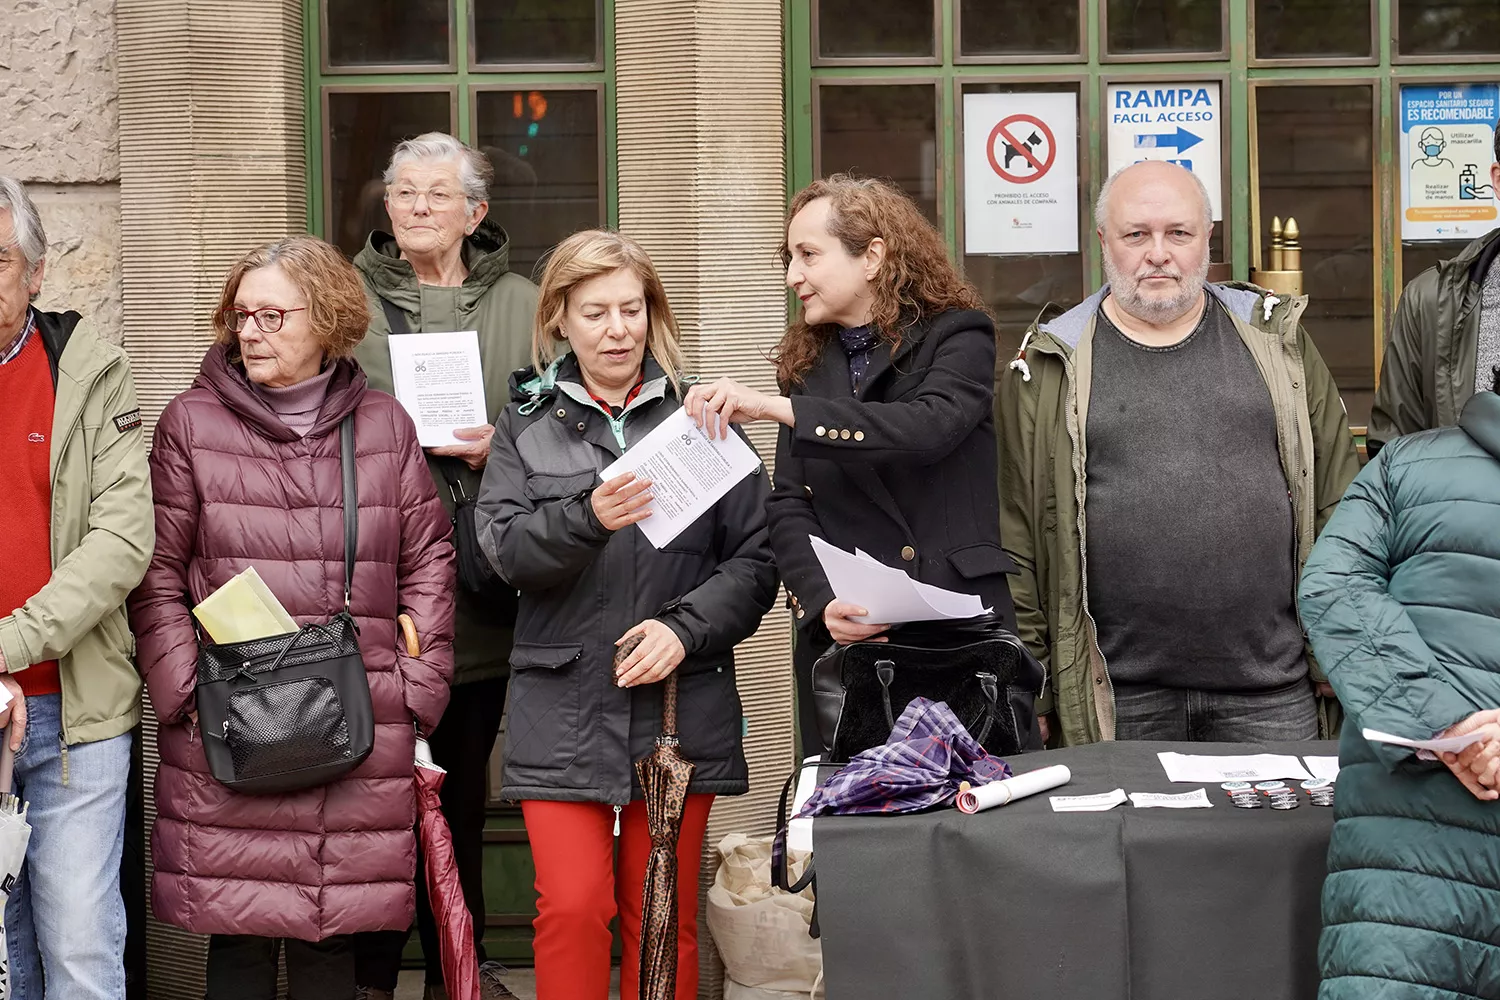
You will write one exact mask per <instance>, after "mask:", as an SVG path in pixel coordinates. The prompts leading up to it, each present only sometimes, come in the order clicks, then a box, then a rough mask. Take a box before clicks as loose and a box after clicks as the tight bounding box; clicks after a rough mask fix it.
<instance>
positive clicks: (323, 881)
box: [130, 236, 454, 1000]
mask: <svg viewBox="0 0 1500 1000" xmlns="http://www.w3.org/2000/svg"><path fill="white" fill-rule="evenodd" d="M368 319H369V317H368V313H367V310H366V305H365V294H364V288H363V286H362V285H361V283H360V280H359V275H358V274H356V273H355V270H354V268H353V267H352V266H350V264H349V263H348V261H346V260H345V259H344V258H343V256H342V255H341V254H340V253H339V252H338V250H336V249H335V248H333V247H331V246H329V245H328V244H326V243H323V242H322V241H320V240H316V239H313V238H312V237H309V236H300V237H293V238H291V239H287V240H283V241H281V242H278V243H271V244H267V245H266V246H263V247H260V248H258V249H256V250H253V251H251V252H250V253H248V254H246V255H245V256H244V257H243V258H241V260H240V261H239V263H237V264H235V265H234V267H233V268H231V269H230V271H229V276H228V278H227V279H226V280H225V282H224V291H223V295H222V298H221V301H220V306H219V309H218V311H217V312H216V313H215V314H214V329H215V331H216V332H217V335H218V336H217V341H216V343H215V344H214V346H213V347H212V348H210V350H209V352H208V355H207V356H206V357H205V358H204V359H203V365H202V368H201V369H200V371H199V374H198V378H197V379H196V380H195V381H194V383H193V386H192V388H190V389H189V390H188V391H187V392H185V393H183V394H182V395H180V396H178V397H177V398H176V399H174V400H173V401H172V402H171V403H169V404H168V405H167V408H166V410H165V411H164V412H163V413H162V415H161V421H160V423H158V424H157V427H156V441H155V448H154V449H153V451H152V454H151V485H152V491H153V493H154V495H155V503H156V533H157V546H156V553H155V556H154V557H153V558H152V560H151V567H150V569H149V570H148V571H147V573H146V578H145V580H144V582H142V584H141V586H140V587H139V588H138V589H137V590H136V592H135V593H134V594H133V595H132V596H131V599H130V613H131V624H132V625H133V626H134V630H135V633H136V635H137V636H138V641H139V650H138V653H139V666H140V671H141V673H142V675H144V677H145V680H146V687H147V691H148V693H149V695H150V698H151V702H152V705H153V707H154V708H155V710H156V717H157V719H158V720H160V724H161V728H160V735H159V737H158V738H159V741H160V744H159V745H160V750H161V766H160V769H159V771H158V773H157V778H156V806H157V820H156V827H155V831H154V838H153V845H152V847H153V859H154V861H155V872H154V875H153V882H152V907H153V909H154V911H155V913H156V916H157V918H158V919H161V920H164V921H166V922H167V923H170V924H175V925H176V926H178V927H182V928H184V929H186V930H189V931H192V932H194V933H198V934H208V935H211V938H210V940H209V947H208V989H207V998H208V1000H271V998H272V997H274V996H275V995H276V968H277V951H278V949H279V948H281V947H282V945H283V942H284V950H285V957H286V966H287V976H288V982H289V989H290V994H289V995H290V996H291V997H294V998H299V1000H312V998H317V1000H352V998H353V997H354V995H355V977H354V958H353V951H352V946H351V943H350V937H349V936H350V935H351V934H353V933H354V932H357V931H374V930H393V929H397V928H403V927H406V926H409V924H410V922H411V919H412V913H413V909H414V906H415V900H414V889H413V879H414V876H415V859H416V843H415V838H414V836H413V826H414V824H415V822H416V804H415V799H414V793H413V785H412V760H413V754H414V745H413V742H414V729H413V723H415V725H416V727H417V728H420V729H421V730H423V731H424V732H425V731H431V730H432V728H433V727H434V726H436V725H437V721H438V718H439V717H440V716H441V715H442V713H443V708H444V706H445V705H446V703H447V700H448V680H449V678H450V676H451V675H452V667H453V654H452V644H451V641H452V632H453V581H454V570H453V548H452V545H451V543H450V541H449V535H450V531H451V529H450V525H449V523H448V519H447V518H446V517H445V516H444V515H443V508H442V505H441V504H440V503H439V502H438V498H437V491H436V489H435V488H434V487H433V482H432V477H431V476H430V475H429V474H428V471H427V465H426V463H425V462H424V461H423V458H422V452H421V449H420V448H419V447H418V446H417V436H416V430H415V428H414V427H413V426H412V422H411V420H410V418H409V417H407V415H406V413H405V411H403V410H402V409H401V406H400V405H399V404H398V403H397V402H396V401H395V400H394V399H392V398H391V397H390V396H388V395H386V394H385V393H381V392H376V391H374V390H372V389H370V388H369V387H368V385H367V384H366V379H365V375H364V373H363V372H362V371H361V370H360V368H359V365H358V364H356V363H355V362H354V361H353V360H352V359H351V357H350V355H351V353H352V351H353V348H354V345H355V344H357V343H358V342H359V340H360V338H361V337H363V336H364V333H365V327H366V324H367V323H368ZM351 414H352V415H353V427H354V449H355V454H356V456H357V457H356V459H355V478H356V481H357V490H358V541H357V543H356V550H355V551H356V562H355V567H354V578H353V588H352V594H351V595H350V598H351V599H352V603H351V605H350V608H351V611H352V613H353V615H354V619H355V622H356V623H357V625H358V628H359V646H360V654H361V656H362V657H363V660H364V664H365V668H366V671H367V672H368V677H369V685H370V698H371V702H372V705H373V708H374V720H375V743H374V750H373V751H372V752H371V754H370V756H369V757H368V758H367V759H366V760H365V761H364V762H363V763H362V764H361V765H360V766H359V767H358V768H357V769H355V770H354V771H351V772H349V773H348V774H347V775H345V776H344V777H342V778H339V779H337V780H336V781H334V782H332V783H330V784H327V785H322V786H318V787H314V788H308V789H304V790H301V791H295V792H289V793H285V794H264V795H249V794H240V793H236V792H234V791H231V790H230V789H229V788H227V787H226V786H224V785H222V784H220V783H219V782H217V781H216V780H215V779H214V777H213V774H212V772H211V770H210V768H209V764H208V760H207V758H206V757H205V756H204V741H205V740H214V739H221V738H223V737H222V735H221V734H219V733H208V732H202V731H200V730H199V728H198V724H197V722H198V713H197V711H196V703H195V701H194V689H195V684H196V681H197V674H198V634H197V631H196V629H195V628H194V621H193V616H192V609H193V607H194V606H196V605H197V604H198V603H199V602H201V601H202V600H203V599H204V598H205V597H207V596H209V595H210V594H212V593H213V592H214V591H215V590H217V589H218V588H219V587H221V586H222V585H223V584H225V583H226V582H228V581H229V580H230V579H231V578H232V577H234V576H235V575H237V574H239V573H240V572H242V571H243V570H245V569H247V568H250V567H254V568H255V570H256V571H257V572H258V573H259V575H260V576H261V578H262V579H263V580H264V581H265V583H266V585H267V586H268V587H269V588H270V590H271V592H272V593H273V594H275V596H276V597H277V599H278V600H279V601H280V602H281V604H282V605H283V606H284V607H285V608H286V610H287V612H288V613H289V614H291V616H292V617H293V618H294V619H296V620H297V622H298V623H299V624H307V623H310V622H322V621H326V620H328V619H329V618H331V617H332V616H333V615H335V614H337V613H339V612H341V611H342V610H343V609H344V607H345V601H346V596H345V589H344V587H345V581H344V513H343V497H344V492H343V477H342V471H343V464H342V459H341V457H340V433H339V428H340V424H341V423H342V422H343V420H344V418H345V417H346V416H349V415H351ZM400 613H405V614H407V615H410V616H411V618H412V619H413V622H414V623H415V625H416V629H417V632H418V635H419V636H420V646H421V652H420V653H419V654H412V653H410V652H408V649H407V647H405V646H404V645H401V644H398V642H397V624H396V619H397V615H398V614H400Z"/></svg>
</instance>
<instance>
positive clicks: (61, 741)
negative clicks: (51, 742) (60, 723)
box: [57, 733, 68, 788]
mask: <svg viewBox="0 0 1500 1000" xmlns="http://www.w3.org/2000/svg"><path fill="white" fill-rule="evenodd" d="M57 742H58V745H59V746H60V747H61V748H62V753H61V756H62V785H63V787H64V788H67V787H68V743H67V741H66V740H64V739H63V738H62V734H61V733H59V734H58V736H57Z"/></svg>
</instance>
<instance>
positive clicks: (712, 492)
mask: <svg viewBox="0 0 1500 1000" xmlns="http://www.w3.org/2000/svg"><path fill="white" fill-rule="evenodd" d="M759 466H760V456H758V455H756V454H755V449H754V448H751V447H750V446H749V445H748V444H746V443H745V442H744V439H742V438H741V437H740V436H739V435H738V434H730V435H729V436H728V437H727V438H722V439H721V438H710V437H709V436H708V435H707V434H705V433H703V429H702V428H701V427H699V426H698V425H697V424H695V423H694V422H693V418H692V417H690V416H688V412H687V410H683V409H679V410H677V411H676V412H675V413H673V414H672V415H671V416H669V417H667V419H665V420H663V421H662V422H661V423H659V424H657V425H656V426H655V427H654V428H652V430H651V433H649V434H647V435H646V436H645V437H643V438H641V439H640V440H639V441H637V442H636V443H635V444H633V445H631V446H630V450H629V451H627V452H626V453H625V454H624V455H622V456H620V457H619V458H617V459H615V461H613V462H611V463H610V464H609V467H608V468H606V469H605V470H604V471H603V472H601V473H600V474H599V475H600V478H602V479H603V480H604V481H606V482H608V481H609V480H611V479H614V478H615V477H616V476H623V475H624V474H625V473H627V472H634V473H635V474H636V476H638V477H639V478H641V479H649V480H651V496H652V500H651V502H650V503H649V504H647V505H646V509H647V510H649V511H651V516H650V517H648V518H646V519H645V520H644V521H637V522H636V527H638V528H640V529H641V533H642V534H644V535H645V536H646V540H647V541H649V542H650V543H651V544H652V545H654V546H656V547H657V548H661V547H662V546H663V545H666V544H667V543H669V542H670V541H671V540H672V539H674V538H676V537H677V536H678V535H680V534H682V532H683V531H684V530H685V529H686V528H687V527H688V526H689V525H690V524H692V523H693V522H694V521H696V520H698V518H700V517H702V516H703V515H704V514H706V513H707V512H708V509H709V508H710V507H712V506H713V505H714V504H716V503H718V502H719V501H720V500H721V499H723V497H724V494H726V493H728V492H729V491H730V490H732V489H734V487H735V485H736V484H737V483H739V481H740V480H741V479H744V478H745V477H746V476H748V475H750V473H752V472H754V471H755V470H756V469H757V468H759Z"/></svg>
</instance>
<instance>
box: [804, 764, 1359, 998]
mask: <svg viewBox="0 0 1500 1000" xmlns="http://www.w3.org/2000/svg"><path fill="white" fill-rule="evenodd" d="M1163 750H1175V751H1178V752H1179V753H1189V754H1209V755H1221V754H1255V753H1280V754H1292V755H1296V756H1299V757H1300V756H1304V755H1317V756H1336V755H1337V753H1338V745H1337V744H1336V743H1272V744H1223V743H1190V744H1187V743H1148V742H1141V743H1101V744H1097V745H1094V746H1085V747H1070V748H1067V749H1062V750H1051V751H1047V752H1044V753H1035V754H1027V755H1024V756H1018V757H1013V758H1010V764H1011V768H1012V770H1014V772H1015V773H1017V774H1022V773H1025V772H1027V771H1033V770H1036V769H1037V768H1041V767H1046V766H1048V765H1051V764H1066V765H1067V766H1068V767H1069V769H1070V770H1071V771H1072V775H1073V780H1072V781H1071V782H1069V783H1068V784H1067V785H1064V786H1062V787H1060V788H1056V789H1053V790H1052V791H1049V792H1043V793H1041V794H1039V795H1034V796H1031V797H1030V798H1026V799H1022V800H1020V801H1018V802H1015V803H1012V804H1010V805H1006V806H1000V807H998V808H994V809H989V810H986V811H984V812H981V813H978V814H976V815H973V816H967V815H964V814H963V813H960V812H959V811H958V810H957V809H954V808H951V807H950V808H945V809H939V810H936V811H933V812H928V813H921V814H917V815H910V816H822V817H819V818H818V819H817V820H816V821H815V824H814V835H813V837H814V853H815V857H816V863H817V872H818V918H819V921H820V924H821V929H822V940H823V964H824V975H825V981H826V983H827V991H828V994H827V995H828V1000H878V998H882V997H900V998H912V1000H918V998H920V1000H949V998H952V1000H958V998H964V1000H970V998H974V1000H978V998H984V1000H1313V998H1315V997H1316V996H1317V992H1318V967H1317V946H1318V932H1319V929H1320V919H1319V894H1320V892H1321V891H1322V886H1323V877H1324V875H1325V873H1326V857H1327V853H1328V836H1329V832H1330V830H1331V829H1332V826H1333V810H1332V809H1327V808H1322V807H1317V806H1313V805H1312V804H1311V803H1310V802H1309V801H1308V799H1307V795H1306V793H1305V792H1302V791H1300V790H1299V791H1298V798H1299V800H1300V803H1301V805H1300V806H1299V807H1298V808H1296V809H1292V810H1288V811H1285V812H1279V811H1275V810H1272V809H1271V808H1269V806H1268V805H1267V806H1265V807H1263V808H1260V809H1253V810H1252V809H1236V808H1234V807H1233V806H1232V805H1230V802H1229V799H1228V796H1227V795H1226V794H1225V793H1224V792H1223V791H1221V790H1220V788H1219V787H1218V784H1217V783H1212V784H1208V785H1204V786H1200V785H1195V784H1186V783H1176V784H1174V783H1172V782H1169V781H1168V780H1167V776H1166V772H1165V771H1164V770H1163V769H1162V766H1161V762H1160V761H1159V760H1158V759H1157V756H1156V755H1157V753H1159V752H1161V751H1163ZM1288 784H1292V785H1295V784H1297V783H1296V782H1290V781H1289V782H1288ZM1199 787H1206V788H1207V790H1208V794H1209V799H1210V801H1212V802H1213V808H1211V809H1139V808H1136V807H1134V806H1132V805H1130V804H1129V803H1127V804H1125V805H1122V806H1116V807H1115V808H1114V809H1112V810H1110V811H1109V812H1091V813H1055V812H1053V811H1052V807H1051V804H1050V803H1049V802H1048V797H1049V796H1051V795H1090V794H1094V793H1098V792H1109V791H1113V790H1114V789H1116V788H1123V789H1124V790H1125V791H1126V792H1171V793H1179V792H1184V791H1192V790H1193V789H1195V788H1199Z"/></svg>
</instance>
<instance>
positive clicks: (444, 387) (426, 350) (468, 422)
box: [390, 330, 489, 448]
mask: <svg viewBox="0 0 1500 1000" xmlns="http://www.w3.org/2000/svg"><path fill="white" fill-rule="evenodd" d="M390 345H391V378H392V381H393V382H394V384H395V389H396V399H398V400H399V401H400V402H401V405H402V406H403V407H404V408H405V409H406V412H407V415H408V416H410V417H411V420H412V423H414V424H416V425H417V443H418V444H420V445H421V446H422V447H423V448H440V447H443V446H444V445H452V444H464V443H466V442H462V441H460V440H459V439H458V438H456V437H454V436H453V432H454V430H456V429H458V428H460V427H480V426H483V425H484V424H487V423H489V415H488V414H489V411H488V410H487V409H486V407H485V401H484V369H483V368H481V367H480V364H479V334H478V333H477V332H475V331H473V330H459V331H455V332H451V333H403V334H399V335H396V336H392V337H391V338H390Z"/></svg>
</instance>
